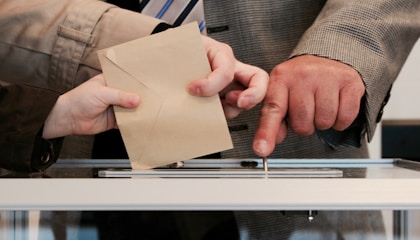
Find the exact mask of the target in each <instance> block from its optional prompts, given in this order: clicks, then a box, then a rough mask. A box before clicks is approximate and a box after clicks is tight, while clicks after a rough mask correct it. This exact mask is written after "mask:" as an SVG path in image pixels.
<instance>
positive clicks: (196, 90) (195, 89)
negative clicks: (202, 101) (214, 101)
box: [188, 86, 201, 96]
mask: <svg viewBox="0 0 420 240" xmlns="http://www.w3.org/2000/svg"><path fill="white" fill-rule="evenodd" d="M188 91H189V92H190V94H191V95H195V96H200V92H201V90H200V88H199V87H196V86H190V87H189V89H188Z"/></svg>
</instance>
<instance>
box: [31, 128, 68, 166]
mask: <svg viewBox="0 0 420 240" xmlns="http://www.w3.org/2000/svg"><path fill="white" fill-rule="evenodd" d="M43 129H44V126H42V128H41V129H40V131H39V132H38V134H37V135H36V136H35V140H34V148H33V151H32V156H31V171H32V172H41V171H43V170H45V169H47V168H48V167H50V166H51V165H52V164H54V163H55V162H57V159H58V156H59V153H60V150H61V147H62V145H63V139H64V138H63V137H61V138H55V139H44V138H42V132H43Z"/></svg>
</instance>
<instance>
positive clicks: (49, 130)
mask: <svg viewBox="0 0 420 240" xmlns="http://www.w3.org/2000/svg"><path fill="white" fill-rule="evenodd" d="M65 101H66V100H65V96H64V95H61V96H60V97H59V98H58V99H57V101H56V103H55V105H54V107H53V108H52V109H51V111H50V114H48V116H47V119H46V120H45V122H44V129H43V131H42V137H43V138H44V139H53V138H58V137H64V136H67V135H71V134H72V131H71V124H70V122H69V121H70V118H69V117H68V116H66V115H67V111H65V109H66V108H65V107H63V106H65Z"/></svg>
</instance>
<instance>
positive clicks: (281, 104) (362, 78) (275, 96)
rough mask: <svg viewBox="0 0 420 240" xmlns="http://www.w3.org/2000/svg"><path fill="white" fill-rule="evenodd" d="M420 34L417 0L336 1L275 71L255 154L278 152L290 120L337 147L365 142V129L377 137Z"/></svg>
mask: <svg viewBox="0 0 420 240" xmlns="http://www.w3.org/2000/svg"><path fill="white" fill-rule="evenodd" d="M419 36H420V2H419V1H417V0H411V1H405V0H401V1H394V0H383V1H338V0H330V1H328V2H327V3H326V4H325V6H324V8H323V10H322V11H321V13H320V14H319V16H318V18H317V19H316V20H315V22H314V24H313V25H312V26H311V27H310V28H309V29H308V30H307V31H306V33H305V34H304V35H303V37H302V38H301V40H300V42H299V44H298V45H297V47H296V48H295V50H294V52H293V53H292V56H291V59H290V60H289V61H286V62H285V63H282V64H279V65H277V66H276V67H275V68H274V70H273V71H272V73H271V75H270V79H271V81H270V86H269V90H268V93H267V97H266V99H265V103H264V107H263V110H262V116H261V121H260V127H259V129H258V131H257V133H256V136H255V141H254V150H255V152H256V153H257V154H259V155H268V154H270V153H271V151H272V150H273V149H274V144H275V142H276V141H277V142H280V141H282V139H284V137H285V135H286V127H285V126H286V124H288V125H289V126H290V127H291V128H292V130H294V131H296V132H297V133H299V134H302V135H305V134H306V135H307V134H311V133H312V132H313V131H317V133H318V135H319V136H320V137H321V139H323V140H324V141H325V142H327V143H328V144H330V145H332V146H334V145H353V146H358V145H360V140H361V138H362V137H363V136H364V135H363V134H364V133H365V132H367V136H368V139H369V140H370V139H371V138H372V136H373V133H374V130H375V126H376V123H377V122H378V121H380V119H381V113H382V111H383V107H384V106H385V104H386V101H387V99H388V98H389V91H390V89H391V86H392V83H393V81H394V80H395V79H396V77H397V75H398V73H399V71H400V70H401V68H402V66H403V64H404V62H405V60H406V58H407V56H408V54H409V52H410V51H411V48H412V47H413V45H414V43H415V42H416V41H417V39H418V38H419ZM305 55H312V58H315V60H313V61H311V62H312V63H311V62H308V61H307V58H308V57H307V56H305ZM316 59H318V60H316ZM331 60H333V61H334V62H331V64H327V65H324V62H328V61H331ZM323 65H324V66H323ZM334 66H335V67H334ZM349 74H351V75H353V77H350V78H349ZM302 80H304V83H303V84H302ZM299 84H300V85H303V86H306V87H305V89H303V88H302V87H299V86H298V85H299ZM308 86H310V87H308ZM363 88H365V89H363ZM360 93H361V94H360ZM362 96H363V98H362ZM328 99H329V100H328ZM326 100H328V101H326ZM351 100H353V103H352V101H351ZM348 103H350V105H349V104H348ZM359 106H360V114H359V112H358V111H359ZM343 109H353V110H351V112H350V113H345V112H346V111H342V110H343ZM322 112H324V113H322ZM343 113H345V114H343ZM328 116H330V117H328ZM348 117H351V118H352V120H351V121H349V120H348ZM355 120H356V121H355ZM270 129H271V131H270ZM273 129H274V130H275V131H273Z"/></svg>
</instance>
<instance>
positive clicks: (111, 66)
mask: <svg viewBox="0 0 420 240" xmlns="http://www.w3.org/2000/svg"><path fill="white" fill-rule="evenodd" d="M98 56H99V60H100V62H101V65H102V69H103V72H104V75H105V79H106V81H107V84H108V86H110V87H114V88H118V89H122V90H125V91H130V92H135V93H137V94H138V95H139V96H140V98H141V99H142V100H141V104H140V106H139V107H138V108H137V109H124V108H121V107H117V106H115V107H114V110H115V115H116V119H117V123H118V127H119V129H120V131H121V134H122V137H123V140H124V144H125V147H126V149H127V152H128V156H129V158H130V162H131V166H132V168H133V169H148V168H154V167H159V166H162V165H166V164H169V163H173V162H177V161H183V160H188V159H191V158H195V157H199V156H202V155H206V154H210V153H214V152H219V151H223V150H227V149H230V148H232V147H233V145H232V141H231V138H230V134H229V130H228V127H227V123H226V119H225V116H224V113H223V109H222V106H221V103H220V99H219V96H218V95H214V96H210V97H196V96H192V95H190V94H188V92H187V86H188V85H189V84H190V83H191V82H192V81H193V80H196V79H200V78H204V77H206V76H207V75H208V74H209V73H210V72H211V69H210V65H209V62H208V59H207V57H206V52H205V50H204V47H203V44H202V41H201V36H200V32H199V29H198V26H197V25H196V24H195V23H191V24H187V25H184V26H181V27H178V28H174V29H169V30H167V31H164V32H161V33H158V34H155V35H151V36H148V37H145V38H141V39H137V40H133V41H131V42H127V43H124V44H121V45H117V46H114V47H111V48H108V49H105V50H103V51H100V52H99V53H98Z"/></svg>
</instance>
